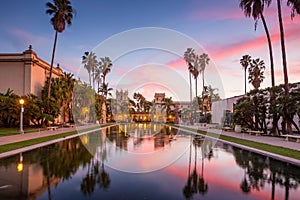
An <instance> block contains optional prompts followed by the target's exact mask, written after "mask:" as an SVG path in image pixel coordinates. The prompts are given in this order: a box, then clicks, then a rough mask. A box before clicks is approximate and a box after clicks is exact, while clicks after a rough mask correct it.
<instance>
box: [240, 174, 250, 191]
mask: <svg viewBox="0 0 300 200" xmlns="http://www.w3.org/2000/svg"><path fill="white" fill-rule="evenodd" d="M240 188H241V190H242V191H243V192H244V193H249V192H250V191H251V185H250V183H249V181H248V180H247V169H244V179H243V180H242V182H241V184H240Z"/></svg>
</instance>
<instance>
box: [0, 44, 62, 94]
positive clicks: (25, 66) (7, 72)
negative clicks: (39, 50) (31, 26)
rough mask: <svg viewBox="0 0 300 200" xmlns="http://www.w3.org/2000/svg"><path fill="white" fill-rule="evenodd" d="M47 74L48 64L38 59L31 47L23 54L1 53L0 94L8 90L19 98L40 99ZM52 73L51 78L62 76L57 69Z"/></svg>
mask: <svg viewBox="0 0 300 200" xmlns="http://www.w3.org/2000/svg"><path fill="white" fill-rule="evenodd" d="M49 72H50V64H49V63H47V62H46V61H44V60H42V59H41V58H39V57H38V56H37V54H36V53H35V52H34V51H33V50H32V46H31V45H29V48H28V49H27V50H25V51H24V52H23V53H1V54H0V93H5V92H6V91H7V89H8V88H10V89H11V90H13V91H14V93H15V94H17V95H20V96H23V95H27V94H34V95H37V96H39V97H40V96H41V91H42V88H43V86H44V83H45V81H46V79H47V77H48V76H49ZM52 72H53V73H52V77H53V78H56V77H58V76H59V75H61V74H63V71H62V69H61V68H59V67H53V71H52Z"/></svg>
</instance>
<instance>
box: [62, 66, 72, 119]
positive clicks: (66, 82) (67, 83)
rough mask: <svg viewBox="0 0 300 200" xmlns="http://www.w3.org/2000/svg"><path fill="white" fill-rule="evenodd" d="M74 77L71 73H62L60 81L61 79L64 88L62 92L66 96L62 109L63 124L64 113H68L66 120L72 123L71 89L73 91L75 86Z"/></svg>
mask: <svg viewBox="0 0 300 200" xmlns="http://www.w3.org/2000/svg"><path fill="white" fill-rule="evenodd" d="M73 76H74V75H73V74H71V73H66V72H64V74H63V75H62V79H63V86H64V91H65V96H66V101H65V105H66V106H65V108H66V110H65V109H64V113H63V115H64V122H65V111H67V112H68V115H69V116H68V120H69V121H73V119H72V114H71V112H72V105H71V103H72V96H73V89H74V84H75V79H74V77H73Z"/></svg>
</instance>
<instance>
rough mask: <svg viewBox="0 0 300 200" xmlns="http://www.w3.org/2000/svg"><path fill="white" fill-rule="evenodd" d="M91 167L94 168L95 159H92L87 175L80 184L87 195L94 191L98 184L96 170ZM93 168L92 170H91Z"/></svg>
mask: <svg viewBox="0 0 300 200" xmlns="http://www.w3.org/2000/svg"><path fill="white" fill-rule="evenodd" d="M91 163H92V167H91ZM91 168H94V162H93V160H91V161H90V163H89V164H88V171H87V174H86V176H85V177H84V178H83V179H82V182H81V184H80V189H81V191H82V193H83V194H85V195H90V194H92V193H93V192H94V189H95V185H96V179H95V176H94V173H93V172H94V170H91ZM90 170H91V172H90Z"/></svg>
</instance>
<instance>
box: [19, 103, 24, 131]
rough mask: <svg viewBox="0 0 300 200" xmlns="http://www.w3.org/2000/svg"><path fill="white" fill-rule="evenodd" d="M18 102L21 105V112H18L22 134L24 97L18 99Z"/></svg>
mask: <svg viewBox="0 0 300 200" xmlns="http://www.w3.org/2000/svg"><path fill="white" fill-rule="evenodd" d="M19 103H20V105H21V112H20V134H24V130H23V112H24V107H23V104H24V103H25V101H24V99H20V100H19Z"/></svg>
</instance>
